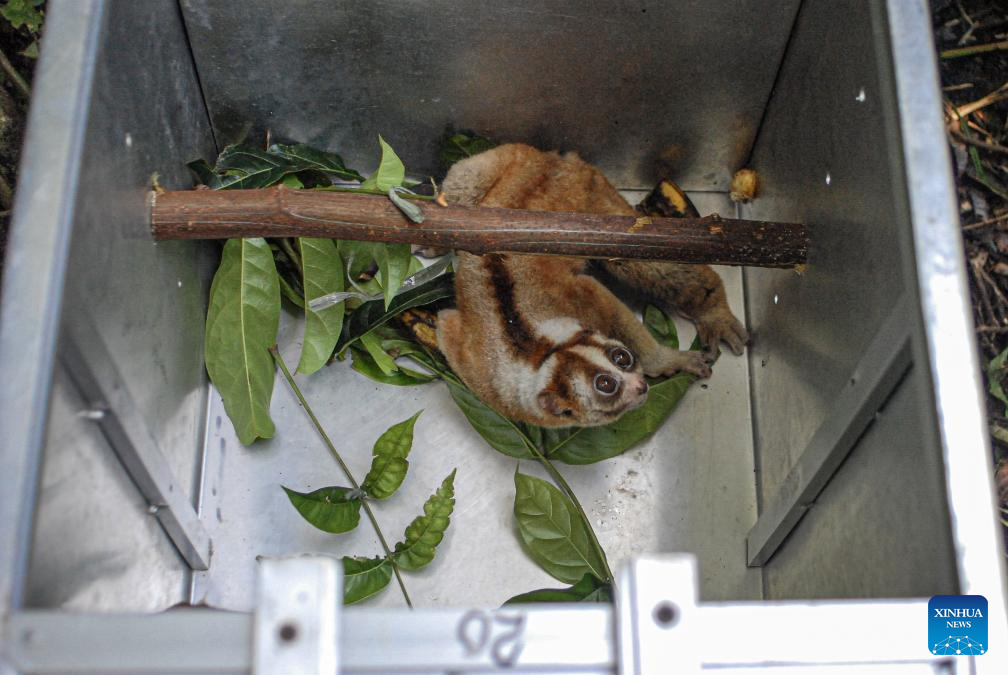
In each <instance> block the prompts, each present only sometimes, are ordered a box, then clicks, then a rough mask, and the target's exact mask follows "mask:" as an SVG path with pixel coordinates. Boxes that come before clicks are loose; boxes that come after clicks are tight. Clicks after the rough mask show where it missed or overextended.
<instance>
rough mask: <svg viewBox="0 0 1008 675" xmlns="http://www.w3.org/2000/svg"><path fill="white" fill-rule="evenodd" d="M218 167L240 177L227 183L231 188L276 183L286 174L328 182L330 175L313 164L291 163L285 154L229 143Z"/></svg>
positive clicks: (302, 179) (258, 186) (220, 157)
mask: <svg viewBox="0 0 1008 675" xmlns="http://www.w3.org/2000/svg"><path fill="white" fill-rule="evenodd" d="M216 170H217V171H218V172H221V171H223V172H224V173H225V175H228V176H239V180H238V181H236V182H233V183H230V184H228V185H227V187H228V188H230V189H235V190H237V189H252V188H264V187H269V186H271V185H276V184H277V183H279V182H281V181H282V180H283V179H284V177H285V176H289V175H292V174H298V177H299V178H300V180H301V181H302V183H304V184H306V185H307V184H318V183H322V184H325V183H327V182H329V179H328V177H327V176H326V175H325V174H323V173H322V172H320V171H318V170H317V169H314V168H313V167H311V166H308V165H305V164H301V163H291V162H290V161H288V160H287V159H286V158H284V157H283V156H281V155H273V154H270V153H268V152H266V151H265V150H260V149H259V148H257V147H255V146H252V145H229V146H228V147H226V148H224V150H223V152H221V154H220V156H219V157H217V166H216Z"/></svg>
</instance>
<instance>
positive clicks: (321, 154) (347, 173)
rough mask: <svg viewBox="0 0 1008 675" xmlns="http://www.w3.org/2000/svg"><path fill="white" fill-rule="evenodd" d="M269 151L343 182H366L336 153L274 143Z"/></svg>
mask: <svg viewBox="0 0 1008 675" xmlns="http://www.w3.org/2000/svg"><path fill="white" fill-rule="evenodd" d="M269 151H270V153H271V154H274V155H281V156H282V157H284V158H285V159H286V160H287V161H289V162H290V163H292V164H301V165H303V166H310V167H314V168H316V169H318V170H320V171H324V172H325V173H327V174H330V175H332V176H336V177H338V178H342V179H343V180H364V176H362V175H360V174H359V173H357V172H356V171H354V170H353V169H349V168H347V166H346V164H344V163H343V158H342V157H340V156H339V155H337V154H336V153H335V152H325V151H324V150H318V149H317V148H313V147H311V146H310V145H304V144H300V143H299V144H298V145H281V144H279V143H274V144H273V145H271V146H270V148H269Z"/></svg>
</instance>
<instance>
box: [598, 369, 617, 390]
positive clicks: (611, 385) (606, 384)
mask: <svg viewBox="0 0 1008 675" xmlns="http://www.w3.org/2000/svg"><path fill="white" fill-rule="evenodd" d="M617 389H619V380H617V379H616V378H615V377H613V376H612V375H606V374H605V373H599V374H598V375H596V376H595V390H596V391H597V392H598V393H600V394H605V395H606V396H612V395H613V394H615V393H616V390H617Z"/></svg>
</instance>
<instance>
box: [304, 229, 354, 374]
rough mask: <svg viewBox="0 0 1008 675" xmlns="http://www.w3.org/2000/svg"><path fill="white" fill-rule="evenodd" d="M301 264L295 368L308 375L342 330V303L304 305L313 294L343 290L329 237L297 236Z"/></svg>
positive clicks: (323, 361) (327, 354)
mask: <svg viewBox="0 0 1008 675" xmlns="http://www.w3.org/2000/svg"><path fill="white" fill-rule="evenodd" d="M297 242H298V249H299V250H298V253H300V255H301V265H302V268H303V275H302V278H301V279H302V284H301V286H302V288H304V293H305V300H306V301H307V302H306V303H305V310H304V313H305V332H304V341H303V343H302V347H301V361H300V363H298V372H301V373H304V374H305V375H310V374H312V373H314V372H315V371H317V370H318V369H319V368H321V367H322V366H324V365H325V364H326V362H327V361H328V360H329V358H330V357H331V356H332V353H333V350H334V349H335V348H336V342H337V340H339V335H340V332H341V331H342V330H343V312H344V303H342V302H339V303H337V304H335V305H332V306H330V307H326V308H325V309H323V310H320V311H317V312H316V311H313V310H312V309H310V307H309V306H308V303H310V302H311V301H312V300H314V299H315V298H318V297H321V296H323V295H328V294H329V293H338V292H340V291H342V290H343V260H342V259H341V258H340V255H339V252H338V251H337V250H336V244H335V243H334V242H333V241H332V240H331V239H310V238H307V237H301V238H299V239H298V240H297Z"/></svg>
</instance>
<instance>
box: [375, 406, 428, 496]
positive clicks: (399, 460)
mask: <svg viewBox="0 0 1008 675" xmlns="http://www.w3.org/2000/svg"><path fill="white" fill-rule="evenodd" d="M422 412H423V411H422V410H420V411H418V412H417V413H416V414H415V415H413V417H410V418H409V419H408V420H404V421H402V422H399V423H398V424H393V425H392V426H391V427H389V428H388V430H387V431H386V432H385V433H383V434H382V435H381V436H379V437H378V440H377V441H375V444H374V449H373V450H372V455H373V458H372V460H371V470H370V471H368V474H367V476H366V477H365V478H364V482H363V483H362V484H361V488H363V490H364V491H365V492H367V493H368V494H369V495H371V496H372V497H374V498H375V499H386V498H388V497H391V496H392V495H393V494H395V491H396V490H398V489H399V486H400V485H402V482H403V480H404V479H405V478H406V471H407V470H408V469H409V462H408V461H407V460H406V458H407V457H408V456H409V452H410V449H411V448H412V447H413V426H414V425H415V424H416V421H417V418H418V417H420V413H422Z"/></svg>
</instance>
